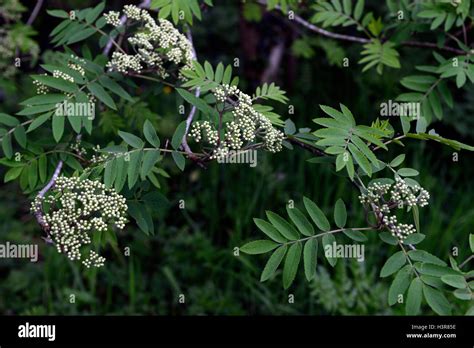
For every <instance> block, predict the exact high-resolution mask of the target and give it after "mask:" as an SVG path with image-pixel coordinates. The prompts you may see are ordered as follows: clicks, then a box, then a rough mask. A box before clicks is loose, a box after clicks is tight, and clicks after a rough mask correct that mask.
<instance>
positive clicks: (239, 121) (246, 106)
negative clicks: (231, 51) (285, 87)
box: [190, 84, 284, 159]
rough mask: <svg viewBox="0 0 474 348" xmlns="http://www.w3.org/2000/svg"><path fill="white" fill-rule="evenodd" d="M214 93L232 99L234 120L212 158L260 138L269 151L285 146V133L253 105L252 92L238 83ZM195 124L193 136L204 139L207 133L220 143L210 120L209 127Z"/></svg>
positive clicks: (230, 101) (224, 99)
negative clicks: (239, 86) (250, 94)
mask: <svg viewBox="0 0 474 348" xmlns="http://www.w3.org/2000/svg"><path fill="white" fill-rule="evenodd" d="M212 93H213V94H214V96H215V98H216V99H217V101H218V102H220V103H224V102H228V103H229V104H231V105H232V106H233V109H232V112H231V113H232V116H233V120H232V121H230V122H228V123H227V124H226V125H225V131H224V139H223V140H222V141H221V142H220V144H219V147H218V148H216V149H215V150H214V152H213V154H212V155H211V159H219V158H220V157H222V156H224V155H225V154H227V153H228V151H229V150H236V151H238V150H241V149H242V148H243V147H244V145H246V144H248V143H251V142H254V141H255V140H256V139H257V137H258V138H260V139H261V140H262V144H263V148H264V149H265V150H267V151H270V152H278V151H280V150H281V149H282V141H283V139H284V134H283V132H281V131H279V130H277V129H276V128H275V127H273V125H272V123H271V122H270V120H269V119H268V118H266V117H265V116H264V115H263V114H261V113H259V112H258V111H256V110H255V109H254V108H253V107H252V98H251V97H250V96H249V95H247V94H245V93H243V92H242V91H240V90H239V89H238V88H237V87H236V86H229V85H227V84H226V85H221V86H219V87H217V88H215V89H214V90H213V91H212ZM196 124H197V125H196ZM193 127H194V128H193V129H192V131H191V132H190V136H191V137H192V138H194V140H195V141H197V142H199V141H201V140H202V134H203V133H204V134H205V135H207V138H208V140H215V141H208V142H209V143H210V144H211V145H213V146H216V144H217V139H216V137H217V136H218V131H217V130H216V129H215V127H213V126H211V124H210V123H209V122H206V123H205V128H204V127H203V125H202V124H198V123H197V122H196V123H194V125H193ZM209 134H210V135H211V136H209Z"/></svg>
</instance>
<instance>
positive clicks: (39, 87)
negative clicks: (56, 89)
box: [33, 74, 49, 94]
mask: <svg viewBox="0 0 474 348" xmlns="http://www.w3.org/2000/svg"><path fill="white" fill-rule="evenodd" d="M43 76H48V74H43ZM33 84H34V85H35V86H36V94H48V93H49V87H48V86H46V85H45V84H43V83H41V82H39V81H38V80H34V81H33Z"/></svg>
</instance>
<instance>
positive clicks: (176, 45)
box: [104, 5, 194, 78]
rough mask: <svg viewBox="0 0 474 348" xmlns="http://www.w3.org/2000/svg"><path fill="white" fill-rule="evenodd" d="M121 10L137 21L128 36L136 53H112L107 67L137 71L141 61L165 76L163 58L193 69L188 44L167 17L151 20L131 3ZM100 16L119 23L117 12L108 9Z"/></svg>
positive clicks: (191, 54)
mask: <svg viewBox="0 0 474 348" xmlns="http://www.w3.org/2000/svg"><path fill="white" fill-rule="evenodd" d="M123 13H124V16H126V17H127V19H129V20H132V21H138V22H140V23H139V24H140V25H139V26H138V29H137V32H136V33H135V34H134V35H132V36H130V37H129V38H128V42H129V43H130V44H131V45H132V46H133V47H134V50H135V51H136V52H137V53H136V54H134V55H129V54H124V53H120V54H115V53H114V54H113V55H112V60H111V61H110V62H108V63H107V67H109V68H110V69H115V70H117V71H119V72H121V73H126V72H128V71H129V70H133V71H136V72H138V73H140V72H141V70H142V64H144V65H146V66H149V67H152V68H153V69H155V70H156V72H157V74H158V75H159V76H160V77H162V78H166V77H167V76H168V74H167V73H166V69H165V67H164V64H165V63H166V62H171V63H174V64H176V65H181V66H182V69H193V65H192V61H193V57H194V54H193V47H192V44H191V43H190V42H189V40H188V39H187V38H186V36H184V35H183V34H181V33H180V32H179V31H178V30H177V29H176V28H175V27H174V26H173V24H172V23H171V22H170V21H168V20H166V19H163V18H160V19H158V21H155V20H154V19H153V17H152V16H151V15H150V14H149V13H148V11H146V10H142V9H140V8H139V7H137V6H135V5H126V6H124V8H123ZM104 16H105V18H106V20H107V23H109V22H110V24H112V25H116V24H119V22H117V21H119V19H118V18H119V17H120V13H118V12H113V11H112V12H109V13H108V14H105V15H104ZM117 53H118V52H117Z"/></svg>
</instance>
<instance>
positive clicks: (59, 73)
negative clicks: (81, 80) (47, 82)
mask: <svg viewBox="0 0 474 348" xmlns="http://www.w3.org/2000/svg"><path fill="white" fill-rule="evenodd" d="M53 77H55V78H57V79H63V80H66V81H69V82H72V83H74V79H73V78H72V76H70V75H68V74H66V73H64V72H62V71H59V70H54V71H53Z"/></svg>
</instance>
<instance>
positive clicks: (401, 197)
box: [359, 177, 430, 240]
mask: <svg viewBox="0 0 474 348" xmlns="http://www.w3.org/2000/svg"><path fill="white" fill-rule="evenodd" d="M429 198H430V194H429V193H428V191H426V190H425V189H424V188H422V187H420V186H418V185H414V186H409V185H408V184H407V183H406V182H405V180H403V179H402V178H400V177H396V178H395V183H394V184H382V183H373V184H371V185H370V186H369V187H368V188H367V193H365V194H362V195H360V196H359V200H360V202H361V203H362V204H370V205H373V207H374V209H375V212H376V213H378V214H379V215H380V216H381V217H382V222H383V224H384V225H385V226H386V227H387V228H388V229H389V230H390V232H391V233H392V235H393V236H395V237H397V238H399V239H401V240H403V239H405V238H406V236H408V235H410V234H411V233H415V232H416V229H415V227H413V225H411V224H410V225H407V224H399V223H398V222H397V217H396V216H394V215H392V216H389V215H385V214H389V213H390V211H391V209H394V208H399V209H401V208H403V207H404V206H408V207H414V206H419V207H424V206H426V205H428V200H429Z"/></svg>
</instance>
